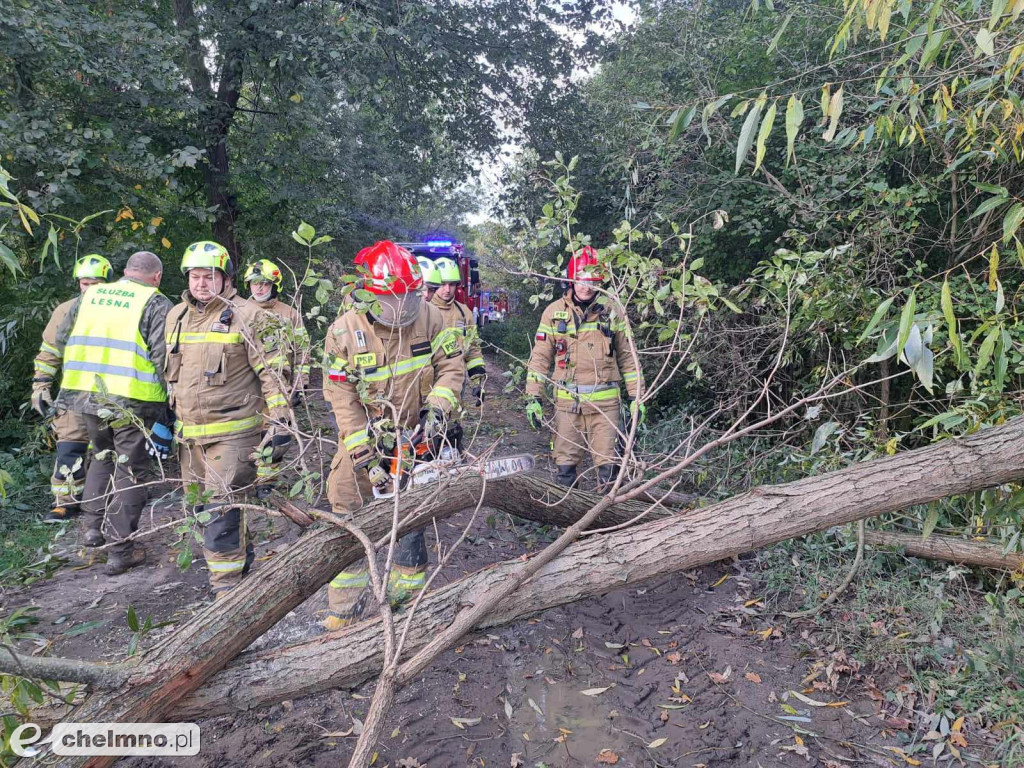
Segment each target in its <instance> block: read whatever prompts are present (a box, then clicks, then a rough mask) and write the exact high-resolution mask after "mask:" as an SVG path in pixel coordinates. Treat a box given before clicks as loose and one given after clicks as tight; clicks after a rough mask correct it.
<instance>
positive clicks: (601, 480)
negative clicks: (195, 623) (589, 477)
mask: <svg viewBox="0 0 1024 768" xmlns="http://www.w3.org/2000/svg"><path fill="white" fill-rule="evenodd" d="M618 474H619V468H618V466H617V465H615V464H602V465H601V466H599V467H598V468H597V490H598V492H600V493H604V492H605V491H608V490H611V487H612V484H613V483H614V482H615V477H616V476H617V475H618Z"/></svg>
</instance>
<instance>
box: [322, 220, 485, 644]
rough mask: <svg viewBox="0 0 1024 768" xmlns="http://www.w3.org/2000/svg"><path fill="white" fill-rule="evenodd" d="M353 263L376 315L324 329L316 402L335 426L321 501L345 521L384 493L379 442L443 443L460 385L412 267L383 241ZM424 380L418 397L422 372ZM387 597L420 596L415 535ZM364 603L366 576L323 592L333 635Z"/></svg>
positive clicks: (438, 319) (401, 549) (355, 314)
mask: <svg viewBox="0 0 1024 768" xmlns="http://www.w3.org/2000/svg"><path fill="white" fill-rule="evenodd" d="M355 263H356V265H357V266H358V267H360V268H361V271H363V272H364V273H365V274H366V277H365V280H364V283H363V288H364V289H365V290H366V291H368V292H369V293H370V294H373V298H374V299H375V300H376V302H377V304H378V305H379V310H377V311H376V312H375V311H370V312H366V311H360V310H359V309H358V308H356V307H352V308H350V309H348V310H347V311H346V312H345V313H344V314H342V315H341V317H339V318H338V319H337V320H335V321H334V323H333V324H332V325H331V327H330V329H329V330H328V331H327V338H326V342H325V363H324V368H325V371H326V376H325V378H324V395H325V397H326V398H327V401H328V402H329V403H330V404H331V407H332V409H333V411H334V416H335V418H336V420H337V423H338V437H339V448H338V453H337V455H336V456H335V457H334V461H333V462H332V463H331V474H330V477H329V479H328V498H329V499H330V502H331V506H332V507H333V508H334V510H335V512H337V513H344V512H346V511H354V510H356V509H358V508H359V507H361V506H362V505H363V504H364V503H365V502H366V501H368V500H371V499H372V498H373V487H374V486H377V487H378V488H384V489H386V488H389V487H390V486H391V480H392V478H391V474H390V472H389V468H390V456H391V455H392V454H393V450H394V448H393V446H392V447H391V448H390V449H389V448H388V435H392V436H393V435H394V433H395V430H396V428H397V429H398V430H405V431H407V433H408V434H409V435H410V437H411V440H412V441H414V442H415V441H420V440H423V441H426V442H427V443H430V442H431V441H433V440H434V439H435V438H437V437H439V436H440V435H442V434H443V433H444V429H445V422H446V420H447V418H448V416H449V414H452V413H453V412H455V411H456V410H457V409H458V399H457V397H458V396H457V392H458V391H459V390H460V388H461V387H462V383H463V380H464V378H465V375H466V373H465V366H464V364H463V360H462V348H461V346H460V344H459V340H458V338H457V337H456V335H455V334H454V333H453V332H452V331H451V330H450V329H448V328H446V326H445V323H444V319H443V318H442V316H441V313H440V311H439V310H438V309H437V307H434V306H431V305H430V304H428V303H427V302H425V301H423V298H422V297H421V296H420V294H419V293H418V290H419V288H420V287H421V285H422V283H423V278H422V276H421V273H420V269H419V266H418V265H417V263H416V259H415V258H414V257H413V255H412V254H411V253H409V252H408V251H407V250H405V249H404V248H401V247H400V246H398V245H395V244H394V243H392V242H390V241H386V240H385V241H382V242H379V243H376V244H375V245H373V246H371V247H369V248H364V249H363V250H362V251H360V252H359V253H358V254H357V256H356V260H355ZM427 370H429V371H431V372H432V374H433V382H434V383H433V385H432V387H431V389H430V391H429V392H428V393H427V395H426V396H424V395H423V393H422V392H421V388H420V378H421V376H422V375H423V373H424V371H427ZM394 563H395V565H394V566H393V567H392V571H391V574H390V576H389V581H388V592H389V595H390V596H391V599H392V601H393V602H395V603H400V602H402V601H403V600H405V599H408V597H409V596H410V595H411V594H412V593H413V592H415V590H418V589H422V588H423V585H424V582H425V572H426V564H427V549H426V543H425V541H424V538H423V532H422V531H417V532H414V533H411V534H408V535H406V536H403V537H402V538H401V539H400V540H399V543H398V547H397V551H396V553H395V558H394ZM369 595H370V590H369V579H368V576H367V572H366V570H365V566H363V567H359V566H357V567H353V568H350V569H348V570H346V571H343V572H341V573H339V574H338V575H337V576H336V577H335V578H334V579H333V580H332V581H331V583H330V586H329V588H328V608H329V615H328V616H327V618H326V619H325V621H324V622H323V625H324V627H326V628H327V629H329V630H333V629H338V628H340V627H343V626H346V625H348V624H350V623H353V622H356V621H358V620H359V619H360V618H361V617H362V613H363V610H364V609H365V608H366V604H367V602H368V598H369Z"/></svg>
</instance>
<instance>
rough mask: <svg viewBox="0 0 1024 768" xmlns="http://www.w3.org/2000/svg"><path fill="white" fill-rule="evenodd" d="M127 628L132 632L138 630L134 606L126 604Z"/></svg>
mask: <svg viewBox="0 0 1024 768" xmlns="http://www.w3.org/2000/svg"><path fill="white" fill-rule="evenodd" d="M128 629H130V630H131V631H132V632H138V631H139V617H138V616H137V615H136V614H135V607H134V606H132V605H129V606H128Z"/></svg>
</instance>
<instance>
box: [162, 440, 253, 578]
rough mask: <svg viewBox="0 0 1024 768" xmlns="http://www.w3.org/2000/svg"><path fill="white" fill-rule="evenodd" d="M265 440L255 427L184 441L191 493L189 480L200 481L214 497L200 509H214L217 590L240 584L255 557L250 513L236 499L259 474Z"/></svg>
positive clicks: (209, 545)
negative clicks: (249, 529) (239, 432)
mask: <svg viewBox="0 0 1024 768" xmlns="http://www.w3.org/2000/svg"><path fill="white" fill-rule="evenodd" d="M259 443H260V433H259V432H255V433H250V434H247V435H242V436H240V437H233V438H226V439H224V440H221V441H219V442H216V443H207V444H206V445H199V444H197V443H194V442H191V441H188V440H186V441H185V442H182V443H179V445H178V460H179V461H180V462H181V473H182V477H183V478H184V481H185V493H186V495H189V486H190V485H192V484H198V486H199V489H198V490H199V494H200V495H201V496H203V497H204V498H207V499H208V500H207V501H205V502H203V503H201V504H199V505H198V506H197V507H196V511H197V512H199V511H205V512H209V513H210V514H212V515H213V517H212V518H211V519H210V521H209V522H208V523H206V525H205V529H204V531H203V557H205V558H206V567H207V568H208V569H209V571H210V587H211V588H212V589H213V592H214V593H215V594H216V593H217V592H222V591H226V590H229V589H231V588H232V587H234V586H236V585H237V584H238V583H239V582H240V581H241V580H242V577H244V576H245V574H246V573H248V572H249V567H250V566H251V565H252V561H253V559H254V557H255V552H254V550H253V546H252V543H251V542H249V541H247V536H246V530H245V513H244V512H243V511H242V510H240V509H238V508H237V507H233V506H232V504H235V503H239V502H242V501H244V500H245V497H246V492H241V489H243V488H246V489H248V488H249V486H251V485H252V484H253V482H254V481H255V480H256V463H255V461H253V459H252V458H251V457H252V454H253V453H255V451H256V448H257V447H258V446H259Z"/></svg>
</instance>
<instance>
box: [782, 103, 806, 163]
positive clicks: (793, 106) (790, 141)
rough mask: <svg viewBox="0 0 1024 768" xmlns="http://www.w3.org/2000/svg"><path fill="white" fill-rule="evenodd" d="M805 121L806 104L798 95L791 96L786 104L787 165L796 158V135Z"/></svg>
mask: <svg viewBox="0 0 1024 768" xmlns="http://www.w3.org/2000/svg"><path fill="white" fill-rule="evenodd" d="M803 121H804V104H803V102H802V101H800V99H798V98H797V97H796V96H790V97H789V103H788V104H786V165H789V161H790V160H791V159H792V160H796V148H795V147H796V137H797V135H798V134H799V133H800V125H801V124H802V123H803Z"/></svg>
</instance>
